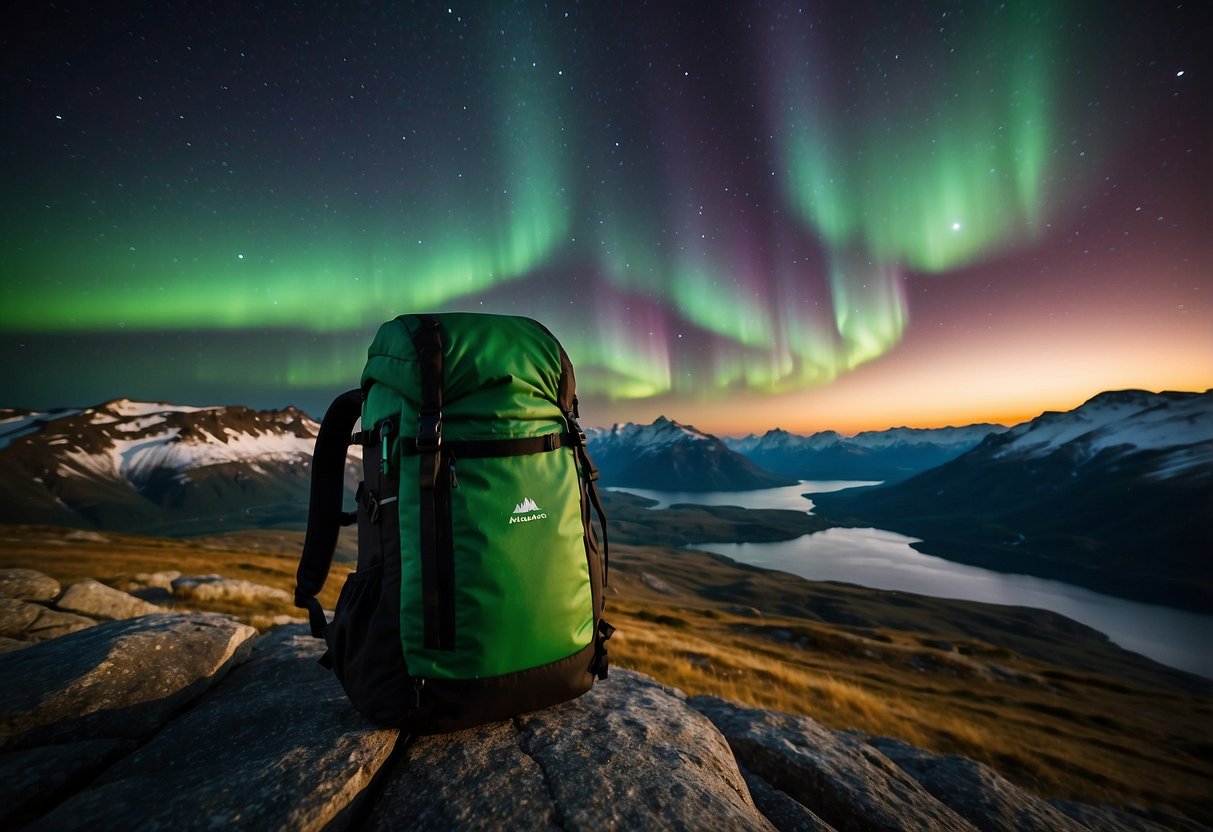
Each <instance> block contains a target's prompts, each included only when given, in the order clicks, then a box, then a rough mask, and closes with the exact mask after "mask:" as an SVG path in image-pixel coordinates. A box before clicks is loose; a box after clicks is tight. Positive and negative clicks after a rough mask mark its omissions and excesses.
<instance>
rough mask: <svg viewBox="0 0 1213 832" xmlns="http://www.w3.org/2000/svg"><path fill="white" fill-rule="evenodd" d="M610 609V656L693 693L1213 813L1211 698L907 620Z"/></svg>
mask: <svg viewBox="0 0 1213 832" xmlns="http://www.w3.org/2000/svg"><path fill="white" fill-rule="evenodd" d="M608 617H609V618H610V619H611V622H612V623H613V624H615V625H616V626H617V627H618V632H617V634H616V635H615V637H614V639H613V640H612V642H611V643H612V646H613V649H612V651H611V655H612V661H613V662H614V663H615V664H617V665H620V666H623V667H629V668H632V669H635V670H639V671H641V672H644V673H648V674H650V675H652V676H654V677H655V678H658V679H660V680H662V681H663V682H665V683H666V684H669V685H672V686H674V687H678V688H680V689H682V690H684V691H686V692H687V693H688V694H691V695H697V694H708V695H714V696H720V697H723V698H725V699H730V700H733V701H736V702H741V703H744V704H748V705H752V706H755V707H762V708H772V709H775V710H780V711H784V712H787V713H793V714H802V715H805V716H809V717H812V718H813V719H815V720H817V721H818V722H820V723H822V724H823V725H826V726H829V727H831V728H837V729H858V730H861V731H863V732H865V733H868V734H872V735H881V736H890V737H896V738H898V739H901V740H905V741H906V742H909V743H911V744H913V745H916V746H919V747H922V748H927V749H930V750H933V751H936V752H939V753H956V754H962V755H964V756H966V757H970V758H973V759H977V760H980V761H982V762H985V763H987V764H988V765H990V766H992V767H993V768H995V769H997V770H998V771H1000V772H1001V773H1002V774H1003V775H1004V776H1007V777H1009V778H1011V779H1012V780H1014V781H1016V782H1018V783H1020V784H1021V785H1024V786H1026V787H1028V788H1030V789H1032V790H1034V791H1036V792H1037V793H1040V794H1042V795H1044V796H1046V797H1066V798H1071V799H1077V800H1082V801H1085V802H1094V803H1114V804H1124V803H1129V802H1132V803H1138V804H1143V805H1147V806H1160V807H1167V806H1169V807H1172V808H1174V809H1177V810H1179V811H1182V812H1184V813H1185V814H1188V815H1190V816H1193V817H1197V818H1201V819H1202V820H1205V821H1206V822H1207V820H1208V818H1210V817H1211V816H1213V800H1210V796H1209V785H1210V783H1213V760H1211V758H1210V752H1209V749H1210V747H1211V746H1210V745H1209V743H1208V738H1209V734H1210V730H1209V728H1210V725H1211V724H1213V723H1211V722H1210V717H1211V715H1213V710H1211V708H1210V702H1209V701H1208V699H1207V698H1201V697H1196V696H1192V695H1189V694H1184V693H1165V692H1161V691H1157V690H1136V689H1133V688H1132V687H1130V686H1126V685H1119V684H1109V683H1108V681H1107V680H1105V679H1102V678H1099V677H1090V678H1088V677H1086V676H1084V675H1082V674H1067V673H1065V672H1064V671H1058V670H1057V669H1056V668H1049V667H1047V666H1045V665H1042V664H1040V663H1035V662H1029V661H1025V660H1022V659H1018V658H1016V657H1010V658H1011V659H1012V662H1011V663H1012V664H1013V666H1012V667H1006V666H1005V665H1006V664H1007V662H1006V661H1005V658H1006V657H1005V654H1003V653H1002V651H995V650H991V651H990V652H991V653H997V654H1000V655H999V658H1000V660H999V662H998V663H996V664H994V667H995V668H996V669H995V670H990V665H991V663H990V662H989V660H988V657H985V656H976V657H968V656H961V655H958V654H956V653H947V652H943V651H940V650H935V651H931V650H929V649H925V648H924V647H923V646H922V639H921V638H920V637H918V636H917V635H915V634H907V633H901V632H888V633H875V634H864V633H847V632H845V631H843V630H840V629H839V628H837V627H833V626H830V625H821V624H806V622H804V621H803V620H796V619H780V618H774V619H773V618H770V617H766V618H764V619H763V622H762V623H763V626H762V627H761V628H759V627H756V626H755V622H754V621H753V620H752V619H748V618H745V617H739V616H735V615H731V614H729V613H726V612H721V611H718V610H712V609H706V610H705V609H694V608H688V607H673V606H670V607H667V608H664V609H661V610H660V612H659V613H657V614H655V605H654V603H653V602H651V601H650V602H646V603H645V604H644V605H635V604H629V603H628V602H626V601H618V602H615V603H613V604H612V605H611V609H610V610H609V615H608ZM654 619H661V621H660V623H659V622H658V621H655V620H654ZM772 631H774V632H779V633H783V632H791V633H798V634H800V635H799V643H797V639H796V638H793V639H791V640H785V639H783V638H780V639H779V640H777V641H773V640H772V639H771V637H770V635H769V634H770V633H771V632H772ZM873 636H875V637H873ZM931 652H934V653H936V654H938V655H935V656H931V655H930V653H931ZM1046 674H1047V675H1046ZM1201 737H1204V738H1205V739H1204V740H1203V742H1202V741H1200V740H1199V738H1201Z"/></svg>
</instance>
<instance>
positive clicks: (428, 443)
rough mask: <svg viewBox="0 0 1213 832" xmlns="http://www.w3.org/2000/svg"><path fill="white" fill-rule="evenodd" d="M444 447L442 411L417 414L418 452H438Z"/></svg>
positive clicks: (426, 411) (425, 411)
mask: <svg viewBox="0 0 1213 832" xmlns="http://www.w3.org/2000/svg"><path fill="white" fill-rule="evenodd" d="M440 447H442V411H441V410H437V409H435V410H422V411H421V412H420V413H418V414H417V450H419V451H436V450H438V449H439V448H440Z"/></svg>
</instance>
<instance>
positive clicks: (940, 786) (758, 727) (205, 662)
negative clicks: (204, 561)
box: [0, 613, 1189, 832]
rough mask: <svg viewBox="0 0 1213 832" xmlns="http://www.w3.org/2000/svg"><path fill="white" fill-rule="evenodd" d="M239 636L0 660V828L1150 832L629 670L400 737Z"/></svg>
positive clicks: (94, 639)
mask: <svg viewBox="0 0 1213 832" xmlns="http://www.w3.org/2000/svg"><path fill="white" fill-rule="evenodd" d="M251 637H252V630H251V628H248V627H245V626H243V625H240V624H237V623H236V622H234V621H232V620H231V619H229V618H226V617H224V616H217V615H209V614H208V615H203V614H196V613H195V614H187V615H168V614H162V615H153V616H146V617H142V618H135V619H130V620H127V621H120V622H110V623H103V624H99V625H97V626H95V627H93V628H91V629H89V630H85V631H83V632H80V633H76V634H73V635H70V636H67V637H65V638H62V639H59V640H57V641H51V642H46V643H42V644H38V645H35V646H33V647H30V648H27V649H26V650H23V651H20V652H17V653H12V654H9V655H5V656H0V679H2V680H3V686H4V689H3V694H2V695H0V826H3V827H4V828H13V829H32V830H71V829H88V830H90V832H92V830H106V829H122V830H125V829H136V828H137V829H141V830H143V829H148V830H157V829H166V830H167V829H173V830H179V829H213V828H223V829H236V830H239V829H250V830H288V829H289V830H344V829H370V830H377V829H399V828H408V829H422V830H425V829H433V830H444V832H445V830H463V829H503V828H509V829H565V830H573V829H576V830H582V829H584V830H592V829H593V830H597V829H687V830H691V829H713V830H717V829H722V830H729V829H737V830H770V829H780V830H806V831H807V832H825V830H838V832H842V830H860V829H862V830H869V829H897V830H946V829H957V830H961V829H963V830H971V829H983V830H984V829H1011V828H1014V829H1048V830H1068V829H1134V830H1151V829H1157V828H1160V827H1159V826H1158V825H1156V824H1153V823H1151V822H1150V821H1149V820H1147V819H1146V818H1145V816H1144V815H1141V814H1132V813H1126V812H1123V811H1120V810H1118V809H1113V808H1111V807H1090V806H1080V805H1077V804H1066V805H1060V804H1049V803H1046V802H1044V801H1041V800H1040V799H1039V798H1037V797H1035V796H1034V795H1032V794H1030V793H1028V792H1026V791H1024V790H1023V789H1020V788H1018V787H1015V786H1013V785H1011V784H1009V783H1007V781H1005V780H1003V779H1002V778H1001V777H999V776H998V775H997V774H996V773H995V772H993V771H991V770H990V769H988V768H986V767H984V766H981V765H979V764H977V763H973V762H972V761H969V760H966V759H964V758H960V757H941V756H937V755H933V754H930V753H928V752H925V751H922V750H920V749H916V748H913V747H912V746H908V745H906V744H904V743H900V742H897V741H893V740H886V739H872V738H869V737H866V736H864V735H862V734H859V733H856V732H846V731H834V730H830V729H827V728H825V727H823V726H821V725H819V724H818V723H816V722H814V721H813V720H811V719H808V718H806V717H797V716H789V715H787V714H780V713H775V712H772V711H766V710H759V709H752V708H744V707H742V706H739V705H736V704H734V703H731V702H727V701H725V700H721V699H715V698H710V697H696V698H693V699H689V700H688V699H687V697H686V696H685V695H684V694H682V693H681V692H680V691H677V690H674V689H671V688H668V687H665V686H663V685H661V684H660V683H658V682H656V681H654V680H653V679H651V678H649V677H647V676H644V675H641V674H639V673H634V672H629V671H627V670H613V671H612V672H611V677H610V679H608V680H606V681H605V682H601V683H599V684H598V685H596V686H595V687H594V689H593V690H592V691H590V692H589V693H588V694H586V695H585V696H583V697H581V698H580V699H578V700H575V701H573V702H568V703H565V704H563V705H559V706H557V707H554V708H549V709H547V710H544V711H539V712H535V713H531V714H525V715H523V716H520V717H517V718H515V719H513V720H509V721H505V722H498V723H493V724H490V725H484V726H480V727H477V728H472V729H469V730H466V731H461V732H458V733H453V734H447V735H440V736H428V737H421V738H419V739H416V740H415V741H412V742H410V741H409V739H408V738H403V737H401V736H400V735H399V734H398V732H397V731H395V730H393V729H385V728H380V727H376V726H374V725H372V724H370V723H368V722H367V721H366V720H365V719H363V718H362V717H361V716H359V715H358V714H357V713H356V712H355V711H354V710H353V708H352V707H351V706H350V705H349V703H348V701H347V700H346V698H345V695H344V693H343V692H342V690H341V687H340V685H339V684H338V682H337V680H336V679H335V678H334V677H333V676H332V674H331V673H329V672H328V671H327V670H324V669H323V668H322V667H320V666H319V665H318V664H317V661H316V660H317V658H318V657H319V655H320V653H321V652H322V649H323V645H322V643H321V642H320V641H318V640H316V639H313V638H311V637H310V636H309V635H308V633H307V628H306V626H304V625H289V626H286V627H282V628H280V629H278V630H275V631H273V632H271V633H269V634H267V635H265V636H262V637H261V638H260V639H258V640H257V641H256V643H255V645H254V644H253V642H252V641H251ZM250 645H252V649H251V652H250V655H249V658H248V660H247V661H245V662H244V663H243V664H240V665H239V666H238V667H235V668H234V669H232V670H231V672H230V673H227V675H226V677H224V671H225V670H227V669H228V668H231V667H232V665H234V664H236V663H237V662H238V661H239V660H240V659H241V657H242V656H243V654H244V653H245V652H248V651H249V647H250ZM183 665H184V666H183ZM17 679H20V680H23V681H22V683H21V684H17V683H15V682H14V680H17ZM187 705H188V706H189V707H188V708H187V707H186V706H187ZM1174 828H1189V827H1187V826H1178V825H1177V826H1175V827H1174Z"/></svg>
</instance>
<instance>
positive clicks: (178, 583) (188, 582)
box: [171, 575, 292, 604]
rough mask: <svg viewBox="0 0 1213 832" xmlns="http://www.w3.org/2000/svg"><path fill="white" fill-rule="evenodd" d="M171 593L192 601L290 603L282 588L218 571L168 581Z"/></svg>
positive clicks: (286, 593)
mask: <svg viewBox="0 0 1213 832" xmlns="http://www.w3.org/2000/svg"><path fill="white" fill-rule="evenodd" d="M171 585H172V590H173V595H174V596H176V597H177V598H183V599H187V600H195V601H237V602H239V603H242V604H264V603H267V602H269V603H279V604H290V603H292V598H291V595H290V594H289V593H288V592H286V591H285V590H282V589H278V588H276V587H272V586H264V585H263V584H256V583H253V582H252V581H245V580H242V579H239V578H224V577H222V576H220V575H189V576H186V577H182V578H177V579H176V580H174V581H172V584H171Z"/></svg>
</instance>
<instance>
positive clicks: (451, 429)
mask: <svg viewBox="0 0 1213 832" xmlns="http://www.w3.org/2000/svg"><path fill="white" fill-rule="evenodd" d="M359 417H361V419H362V430H360V431H359V432H357V433H353V434H351V431H352V430H353V428H354V423H355V421H356V420H357V419H358V418H359ZM577 417H578V409H577V396H576V388H575V381H574V377H573V368H572V365H571V364H570V362H569V359H568V356H567V355H566V354H565V352H564V349H563V348H562V347H561V346H560V343H559V342H558V341H557V340H556V338H555V337H554V336H553V335H552V334H551V333H550V332H548V330H547V329H545V328H544V327H543V326H542V325H540V324H539V323H537V322H535V321H532V320H530V319H528V318H519V317H510V316H503V315H478V314H459V313H452V314H441V315H402V316H401V317H399V318H396V319H395V320H393V321H389V322H388V323H386V324H384V325H383V326H382V327H380V329H379V332H378V334H377V335H376V336H375V340H374V342H373V343H372V344H371V347H370V350H369V357H368V360H367V364H366V369H365V370H364V371H363V373H362V386H361V387H360V388H359V389H357V390H351V391H349V392H348V393H345V394H343V395H341V396H339V397H338V398H337V399H336V400H335V401H334V402H333V403H332V405H331V406H330V407H329V409H328V412H327V413H326V414H325V416H324V421H323V422H322V423H321V427H320V432H319V435H318V436H317V438H316V451H315V455H314V457H313V462H312V485H311V502H310V506H309V513H308V528H307V535H306V538H305V540H304V547H303V554H302V557H301V558H300V563H299V571H298V574H297V586H296V588H295V604H296V606H299V607H305V608H306V609H307V610H308V616H309V619H310V621H311V628H312V634H313V635H315V636H317V637H319V638H324V639H325V640H326V641H327V643H328V647H329V649H328V652H327V653H326V654H325V657H324V658H323V659H322V660H321V661H322V663H324V664H326V666H329V667H331V668H332V669H333V671H334V672H335V673H336V675H337V677H338V678H339V679H340V680H341V683H342V685H343V686H344V688H345V691H346V693H347V695H348V696H349V698H350V701H351V702H352V703H353V704H354V706H355V707H356V708H357V709H358V710H359V711H361V712H362V713H363V714H365V715H366V716H368V717H370V718H371V719H373V720H375V721H376V722H380V723H384V724H391V725H399V726H402V727H405V728H406V729H408V730H413V731H417V732H422V733H433V732H440V731H451V730H456V729H458V728H464V727H468V726H471V725H476V724H479V723H483V722H490V721H494V720H499V719H506V718H509V717H511V716H514V715H516V714H519V713H523V712H525V711H530V710H535V709H538V708H544V707H547V706H549V705H554V704H556V703H558V702H563V701H566V700H568V699H572V698H574V697H577V696H580V695H581V694H582V693H585V692H586V691H587V690H589V689H590V687H591V686H592V685H593V683H594V680H595V678H598V679H605V678H606V674H607V651H606V646H605V642H606V640H607V639H608V638H610V635H611V633H612V632H613V628H612V627H611V626H610V625H609V624H607V623H606V622H605V621H603V620H602V609H603V589H604V587H605V586H606V579H607V551H606V520H605V515H604V514H603V511H602V506H601V503H600V501H599V497H598V491H597V488H596V486H595V484H594V483H595V480H596V479H597V478H598V472H597V470H596V469H595V468H594V465H593V463H592V462H591V461H590V457H589V455H588V454H587V453H586V448H585V434H584V432H582V430H581V428H580V427H579V426H578V424H577ZM351 444H358V445H361V446H362V469H363V482H362V483H361V485H360V486H359V488H358V498H357V503H358V506H357V511H356V512H348V513H347V512H343V511H342V507H341V501H342V495H343V491H344V470H345V464H346V453H347V450H348V447H349V445H351ZM591 507H593V509H594V510H595V511H596V512H597V513H598V518H599V522H600V524H601V528H602V543H601V546H600V545H599V541H598V539H597V537H596V535H595V533H594V532H595V530H594V528H593V524H592V522H591V515H590V509H591ZM355 520H356V522H357V523H358V567H357V570H356V571H355V572H353V573H352V574H350V576H349V577H348V578H347V579H346V582H345V586H344V587H343V588H342V590H341V595H340V597H339V598H338V601H337V607H336V611H335V613H334V616H333V620H332V622H331V623H330V622H328V621H326V619H325V615H324V612H323V610H322V609H321V607H320V603H319V602H318V601H317V600H316V596H317V595H318V594H319V592H320V590H321V589H322V588H323V587H324V582H325V579H326V577H327V576H328V572H329V568H330V566H331V564H332V558H333V552H334V549H335V548H336V543H337V536H338V532H339V526H341V525H348V524H350V523H352V522H355Z"/></svg>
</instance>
